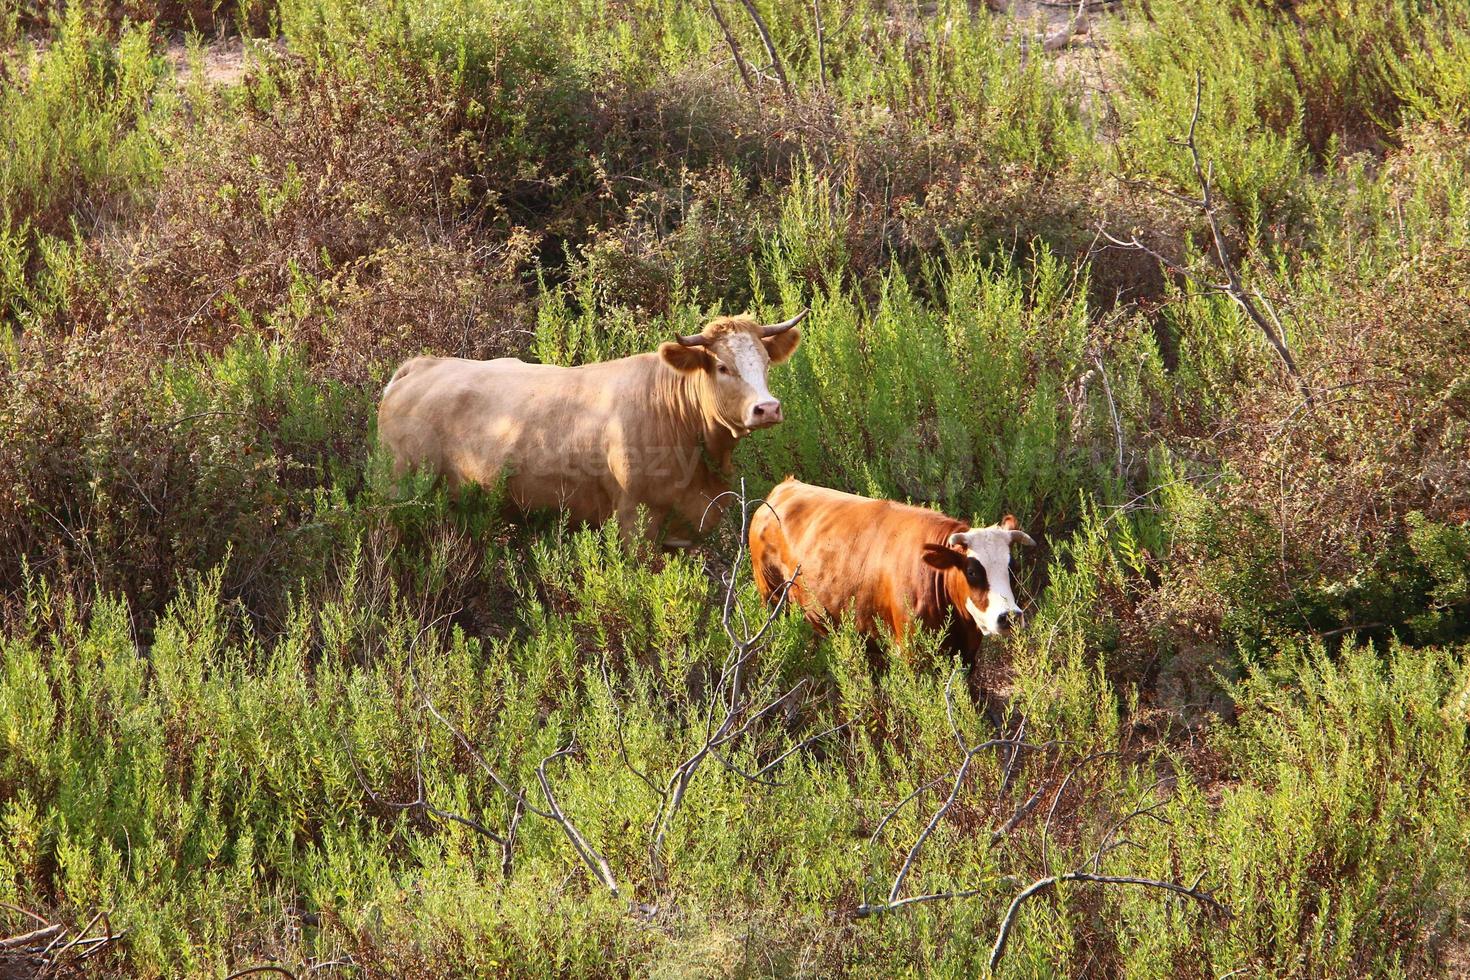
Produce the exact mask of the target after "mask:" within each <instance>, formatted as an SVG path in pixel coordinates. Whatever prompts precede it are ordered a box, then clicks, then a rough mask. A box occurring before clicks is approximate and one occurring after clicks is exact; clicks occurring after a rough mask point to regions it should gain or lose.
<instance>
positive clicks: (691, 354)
mask: <svg viewBox="0 0 1470 980" xmlns="http://www.w3.org/2000/svg"><path fill="white" fill-rule="evenodd" d="M658 356H659V357H662V358H663V359H664V363H665V364H667V365H668V366H669V367H671V368H673V369H674V370H675V371H683V372H684V373H686V374H689V373H691V372H694V371H703V370H705V369H706V368H708V367H710V366H711V364H712V363H713V361H714V358H712V357H711V356H710V354H709V351H707V350H705V349H704V348H703V347H685V346H684V345H683V344H675V343H667V344H659V345H658Z"/></svg>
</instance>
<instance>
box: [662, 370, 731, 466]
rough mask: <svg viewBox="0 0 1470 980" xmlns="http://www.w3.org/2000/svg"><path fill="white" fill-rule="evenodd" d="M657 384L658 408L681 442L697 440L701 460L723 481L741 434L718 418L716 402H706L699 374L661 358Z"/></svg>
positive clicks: (682, 443)
mask: <svg viewBox="0 0 1470 980" xmlns="http://www.w3.org/2000/svg"><path fill="white" fill-rule="evenodd" d="M657 370H658V384H656V385H655V390H656V392H657V396H656V397H657V398H658V402H659V409H660V411H661V413H662V414H663V415H664V417H665V421H666V423H667V424H668V425H670V426H671V427H672V428H673V430H674V431H673V432H672V433H670V435H672V436H673V437H674V438H675V439H676V440H677V441H678V444H679V445H689V444H694V445H697V446H698V447H699V450H700V463H701V465H702V466H703V467H704V468H705V469H706V470H708V471H709V475H710V477H711V478H712V479H713V480H715V481H717V482H721V483H723V480H724V478H725V477H727V476H728V475H729V474H730V472H731V469H732V467H731V458H732V456H733V454H734V452H735V444H736V443H737V442H739V441H740V440H739V437H738V436H735V435H734V434H732V433H731V432H730V430H729V429H728V428H726V427H725V425H724V424H723V423H722V422H721V421H720V420H719V416H718V414H717V413H716V411H715V407H714V406H713V405H706V404H705V386H704V384H703V380H702V379H701V378H700V376H699V375H698V374H694V373H685V372H683V371H676V370H674V369H673V368H671V367H669V366H668V365H666V364H664V363H662V362H661V361H660V362H659V364H658V367H657Z"/></svg>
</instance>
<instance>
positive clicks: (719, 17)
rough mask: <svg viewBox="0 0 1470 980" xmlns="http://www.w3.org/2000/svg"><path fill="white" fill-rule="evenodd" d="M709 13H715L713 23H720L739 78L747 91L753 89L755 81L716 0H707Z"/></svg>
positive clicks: (752, 90)
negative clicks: (738, 72) (738, 71)
mask: <svg viewBox="0 0 1470 980" xmlns="http://www.w3.org/2000/svg"><path fill="white" fill-rule="evenodd" d="M709 9H710V13H712V14H714V15H715V23H717V24H719V25H720V31H721V33H723V34H724V35H725V43H726V44H727V45H729V47H730V53H731V54H732V55H734V56H735V67H736V68H738V69H740V80H741V81H742V82H744V83H745V90H746V91H747V92H754V91H755V82H753V81H752V80H751V78H750V68H749V67H747V66H746V64H745V58H744V56H743V55H741V53H740V44H739V43H738V42H737V41H736V40H735V35H734V34H732V33H730V25H729V24H727V23H725V15H724V14H722V13H720V5H719V3H717V2H716V0H709Z"/></svg>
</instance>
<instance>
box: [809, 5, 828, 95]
mask: <svg viewBox="0 0 1470 980" xmlns="http://www.w3.org/2000/svg"><path fill="white" fill-rule="evenodd" d="M812 20H813V21H815V22H816V27H817V82H818V84H820V85H821V86H822V91H823V92H825V91H827V42H826V38H825V37H824V36H823V31H822V0H812Z"/></svg>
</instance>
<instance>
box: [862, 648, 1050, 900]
mask: <svg viewBox="0 0 1470 980" xmlns="http://www.w3.org/2000/svg"><path fill="white" fill-rule="evenodd" d="M961 669H962V668H959V667H956V668H955V669H954V670H953V671H951V672H950V676H949V679H948V680H947V681H946V683H945V686H944V691H945V712H946V714H947V716H948V718H949V725H950V732H951V734H953V736H954V739H955V742H956V744H957V745H958V746H959V748H960V755H961V759H960V766H959V769H958V771H957V772H956V773H955V775H954V778H953V781H952V782H951V784H950V789H949V795H948V796H947V797H946V798H945V800H944V802H943V803H942V804H940V806H939V808H938V809H936V810H935V811H934V813H933V814H931V815H930V817H929V820H928V822H927V823H926V824H925V825H924V829H923V830H922V831H920V832H919V836H918V837H917V838H916V839H915V840H914V843H913V844H912V845H910V847H909V849H908V853H907V854H905V855H904V860H903V864H902V865H901V866H900V867H899V869H898V874H896V875H895V876H894V878H893V883H892V885H891V886H890V887H889V889H888V897H887V899H886V900H885V901H884V902H882V903H880V904H869V903H864V904H862V905H859V906H858V907H857V910H856V912H855V914H856V916H857V917H858V918H867V917H868V916H873V915H881V914H884V913H887V912H895V911H898V910H900V909H903V908H907V907H909V906H912V905H917V904H922V903H926V902H934V901H939V900H940V899H945V898H972V897H974V896H976V895H979V894H982V893H984V892H985V891H986V890H987V889H986V888H977V889H970V890H967V891H957V892H945V893H943V894H934V895H921V896H917V897H911V898H907V899H904V898H900V897H899V896H900V894H901V893H902V891H903V883H904V880H905V879H906V878H907V877H908V876H909V873H910V872H911V871H912V870H913V867H914V863H915V862H916V861H917V860H918V857H919V852H920V851H921V850H923V847H924V844H925V843H926V842H927V841H928V840H929V838H930V837H931V836H932V835H933V833H934V831H935V829H936V828H937V827H938V826H939V824H940V822H941V821H942V820H943V819H944V817H945V815H946V814H948V813H949V811H950V810H951V809H952V808H953V807H954V805H955V802H956V801H957V800H958V799H959V795H960V791H961V790H962V789H963V788H964V784H965V777H966V776H967V775H968V774H969V771H970V763H972V762H973V761H974V760H975V756H977V755H979V754H980V753H981V752H983V751H985V750H987V749H1000V750H1001V751H1002V752H1005V751H1007V750H1009V752H1010V753H1012V755H1011V756H1010V761H1011V762H1013V761H1014V757H1015V754H1016V753H1018V752H1019V751H1020V750H1021V749H1023V748H1028V749H1043V748H1047V747H1049V745H1050V744H1051V743H1047V744H1046V745H1033V744H1031V743H1028V742H1025V741H1023V738H1024V735H1025V725H1024V722H1023V723H1022V724H1021V725H1018V726H1017V728H1016V734H1015V735H1014V736H1012V737H1011V738H997V739H990V740H988V741H985V742H980V743H979V744H976V745H969V744H968V743H966V741H965V737H964V734H963V733H962V732H961V731H960V727H959V725H958V723H957V722H956V721H955V718H954V705H953V702H952V699H951V697H950V691H951V688H952V686H953V684H954V678H955V676H956V675H957V674H958V673H959V672H960V670H961ZM1007 769H1009V765H1007ZM939 782H940V780H939V779H936V780H933V781H932V782H929V783H926V784H925V785H923V786H920V787H919V788H918V789H915V790H914V791H913V792H912V793H910V794H909V795H908V796H907V797H905V798H904V799H903V801H902V802H900V803H899V804H898V805H897V806H895V807H894V808H893V809H892V810H890V811H889V812H888V814H887V815H886V816H885V817H884V818H883V819H882V820H881V821H880V822H879V824H878V829H877V830H875V831H874V832H873V836H872V838H870V840H869V844H872V843H873V842H875V841H876V840H877V839H878V835H879V834H880V833H881V832H882V830H883V828H884V827H885V826H886V825H887V824H888V822H889V820H891V819H892V818H893V816H894V815H895V814H897V813H898V812H899V811H900V810H902V809H903V808H904V807H905V806H906V805H908V803H909V802H910V801H911V800H913V799H914V798H916V797H917V796H919V794H921V793H922V792H924V791H925V790H927V789H930V788H932V787H933V786H934V785H936V784H937V783H939ZM1037 799H1038V800H1039V797H1037ZM1035 805H1036V803H1035V802H1031V801H1028V804H1023V808H1024V809H1026V810H1027V811H1028V812H1029V809H1030V808H1031V807H1034V806H1035ZM1024 816H1025V813H1019V814H1018V815H1016V816H1015V817H1013V818H1012V821H1011V823H1010V824H1008V826H1007V827H1006V828H1005V830H1004V831H1001V832H998V833H1000V835H1001V836H1003V835H1004V833H1008V832H1009V831H1010V829H1011V828H1013V827H1014V826H1015V824H1017V823H1019V822H1020V820H1021V819H1022V818H1023V817H1024ZM995 839H999V838H998V837H993V840H995Z"/></svg>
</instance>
